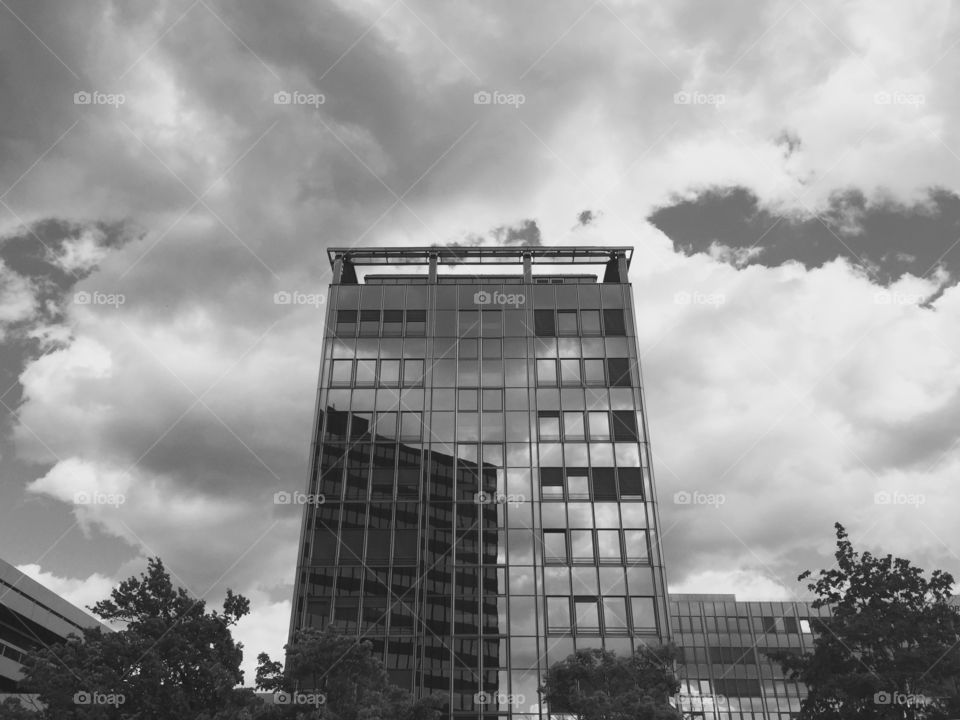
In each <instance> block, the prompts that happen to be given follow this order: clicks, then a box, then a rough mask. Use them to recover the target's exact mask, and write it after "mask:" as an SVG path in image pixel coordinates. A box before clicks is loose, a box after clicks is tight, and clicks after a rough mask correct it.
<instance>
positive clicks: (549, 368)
mask: <svg viewBox="0 0 960 720" xmlns="http://www.w3.org/2000/svg"><path fill="white" fill-rule="evenodd" d="M556 384H557V361H556V360H537V385H556Z"/></svg>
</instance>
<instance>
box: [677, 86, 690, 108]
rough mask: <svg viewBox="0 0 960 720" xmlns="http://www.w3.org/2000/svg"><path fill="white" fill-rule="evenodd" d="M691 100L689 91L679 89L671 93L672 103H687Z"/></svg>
mask: <svg viewBox="0 0 960 720" xmlns="http://www.w3.org/2000/svg"><path fill="white" fill-rule="evenodd" d="M690 101H691V96H690V93H688V92H687V91H686V90H681V91H680V92H677V93H674V94H673V104H674V105H689V104H690Z"/></svg>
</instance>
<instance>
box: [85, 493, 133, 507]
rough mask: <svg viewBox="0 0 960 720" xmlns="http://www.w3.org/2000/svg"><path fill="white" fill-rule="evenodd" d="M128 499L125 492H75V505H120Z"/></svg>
mask: <svg viewBox="0 0 960 720" xmlns="http://www.w3.org/2000/svg"><path fill="white" fill-rule="evenodd" d="M126 501H127V496H126V495H124V494H123V493H106V492H84V491H80V492H75V493H74V494H73V504H74V505H112V506H113V507H120V506H121V505H123V504H124V503H125V502H126Z"/></svg>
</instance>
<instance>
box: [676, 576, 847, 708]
mask: <svg viewBox="0 0 960 720" xmlns="http://www.w3.org/2000/svg"><path fill="white" fill-rule="evenodd" d="M828 615H829V613H828V611H827V609H826V608H821V609H819V610H818V609H816V608H814V607H811V605H810V603H807V602H758V601H738V600H737V599H736V596H734V595H678V594H671V596H670V620H671V623H672V625H673V640H674V642H675V643H676V644H677V645H678V646H679V647H681V648H682V649H683V651H684V656H685V657H684V659H685V663H684V665H683V667H681V672H680V675H681V678H682V679H681V688H680V695H679V697H678V706H679V707H680V708H681V709H682V710H683V711H684V712H687V713H689V715H690V717H692V718H703V719H704V720H711V719H716V720H789V718H792V717H795V716H796V714H797V713H798V712H799V710H800V702H801V700H802V699H803V698H804V697H805V696H806V689H805V688H804V686H803V684H802V683H798V682H796V681H792V680H788V679H786V678H784V675H783V672H782V670H781V668H780V664H779V663H777V662H774V661H773V660H771V659H770V658H769V657H768V656H767V654H766V651H773V650H785V649H786V650H792V651H794V652H798V653H802V652H812V651H813V637H814V636H813V633H812V630H813V629H814V628H815V627H816V624H817V623H816V619H817V618H819V617H827V616H828Z"/></svg>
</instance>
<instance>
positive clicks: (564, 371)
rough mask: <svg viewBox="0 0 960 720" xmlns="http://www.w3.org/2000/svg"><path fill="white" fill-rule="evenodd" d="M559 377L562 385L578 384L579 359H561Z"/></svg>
mask: <svg viewBox="0 0 960 720" xmlns="http://www.w3.org/2000/svg"><path fill="white" fill-rule="evenodd" d="M560 378H561V381H562V382H563V384H564V385H579V384H580V361H579V360H575V359H568V360H561V361H560Z"/></svg>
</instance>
